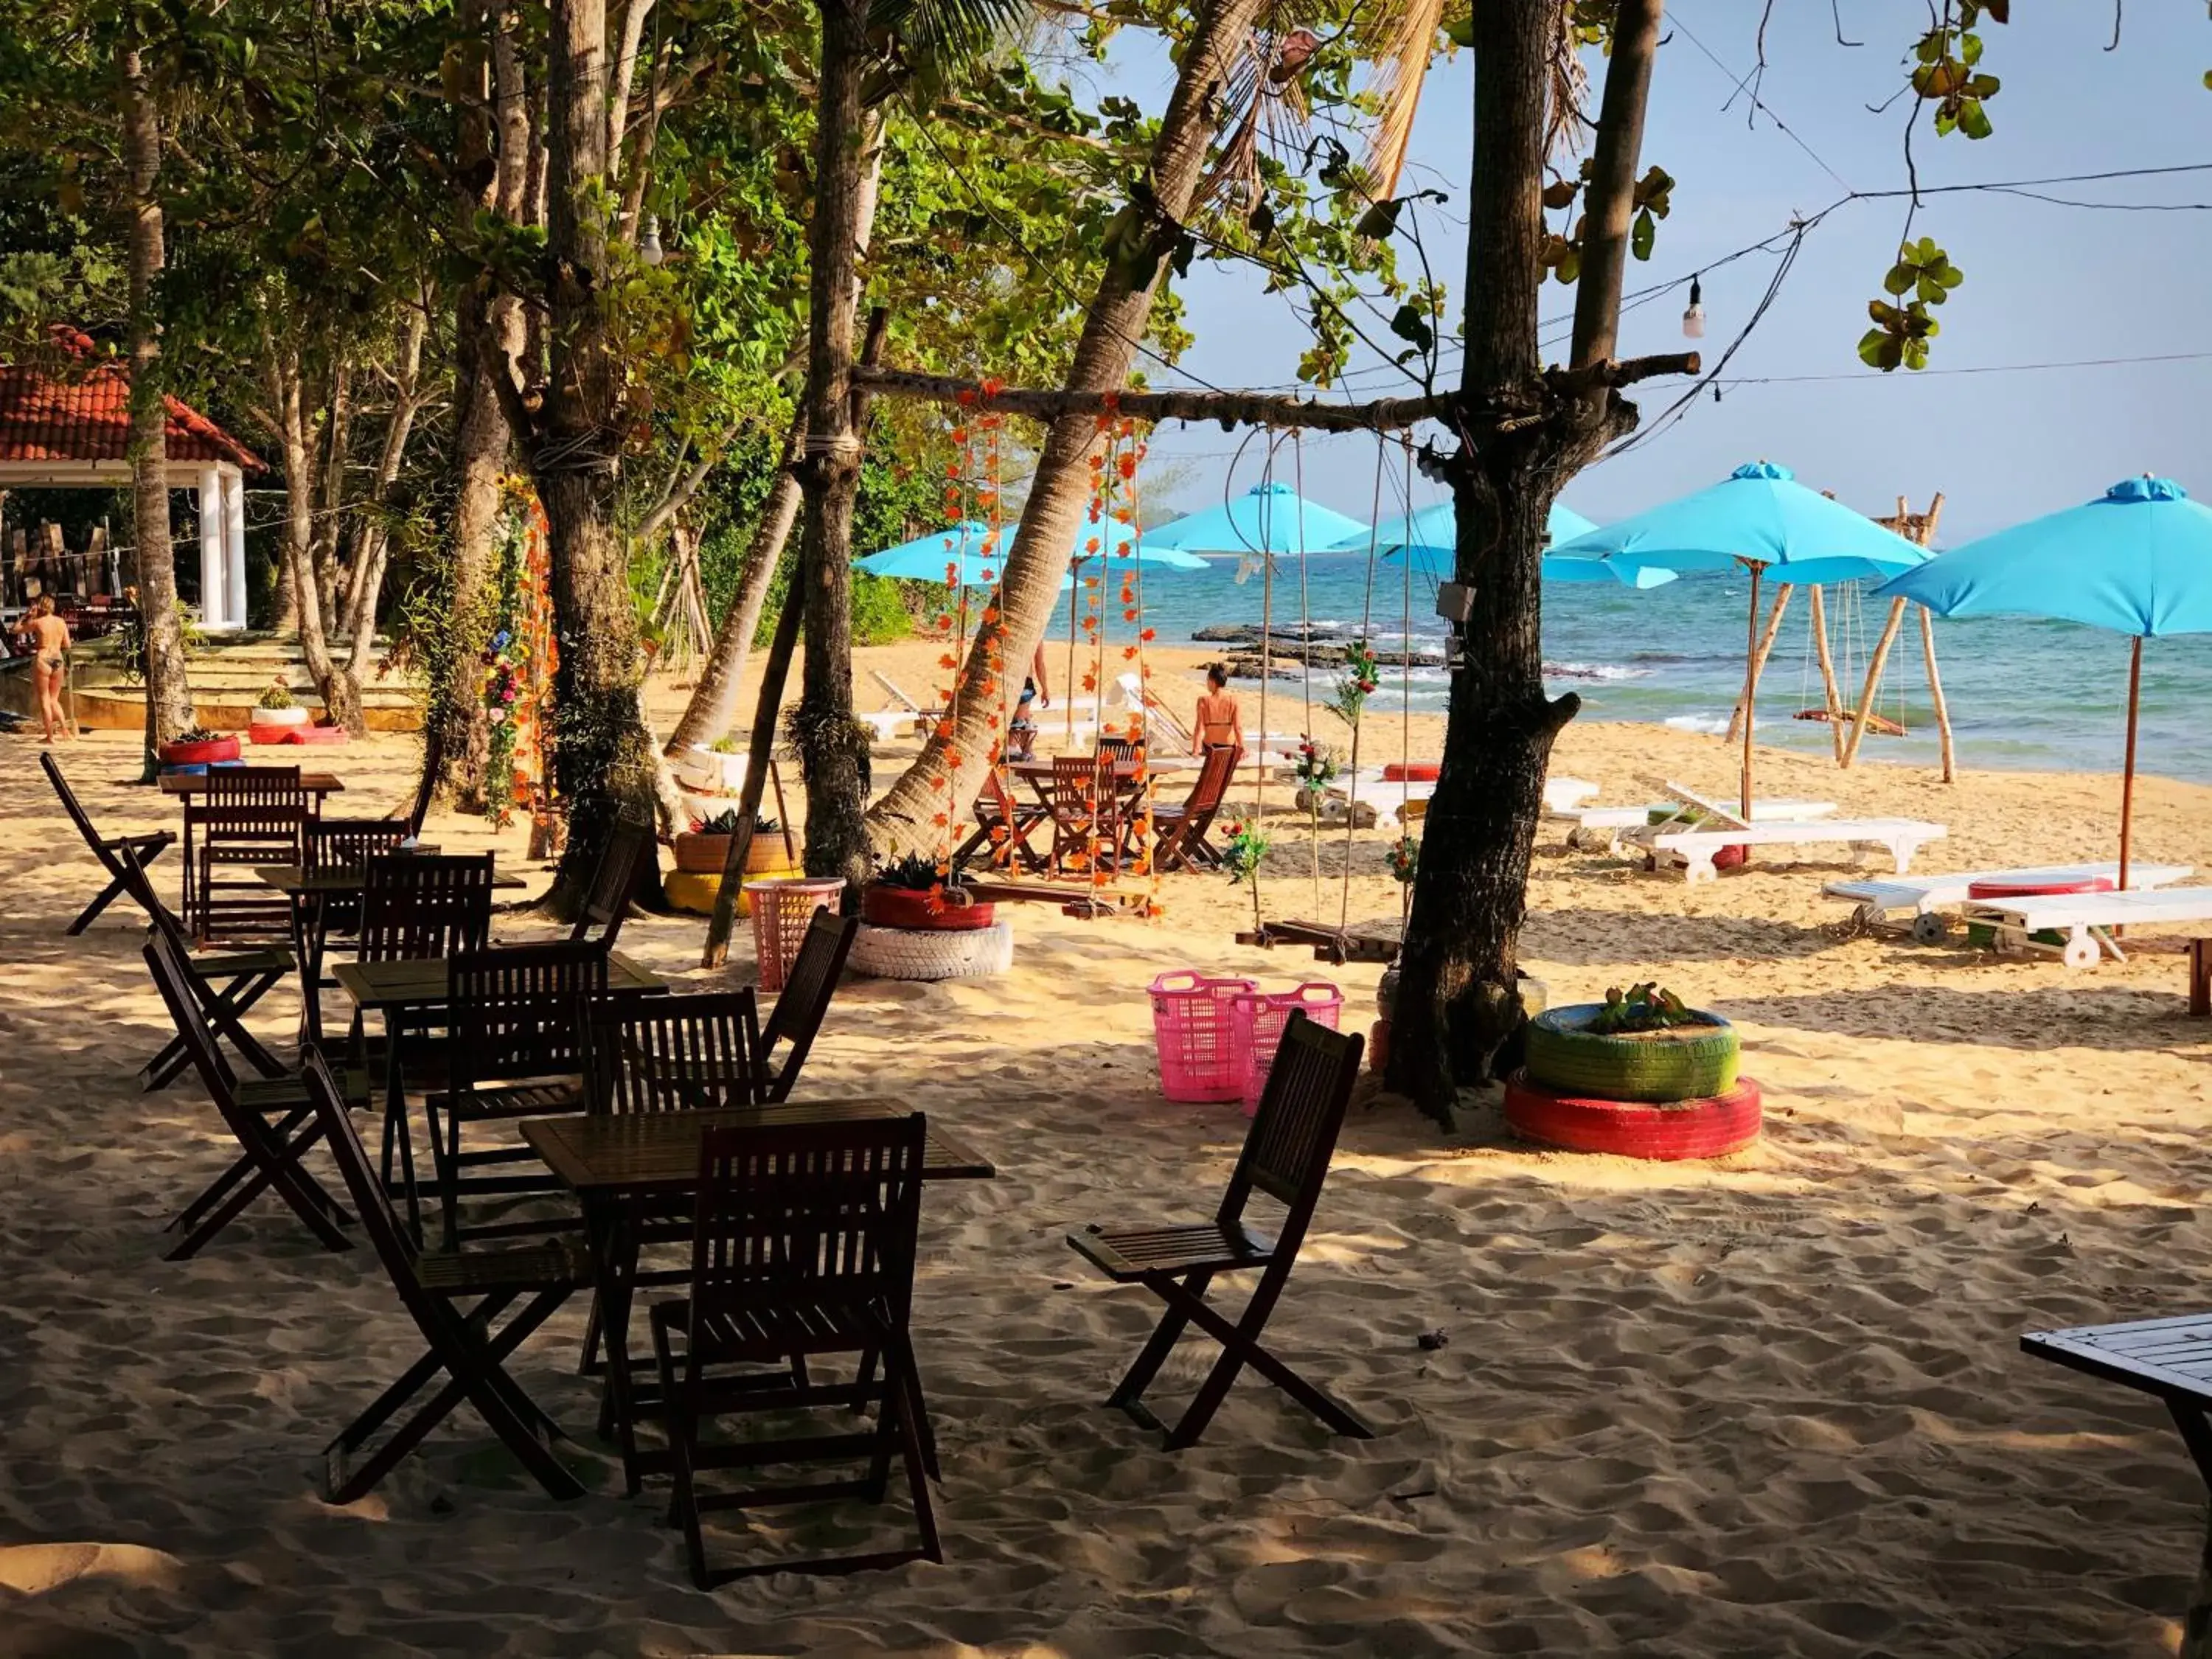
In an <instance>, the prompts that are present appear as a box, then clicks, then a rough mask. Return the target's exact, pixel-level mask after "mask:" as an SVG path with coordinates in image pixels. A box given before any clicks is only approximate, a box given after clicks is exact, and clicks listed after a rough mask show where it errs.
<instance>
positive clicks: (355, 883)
mask: <svg viewBox="0 0 2212 1659" xmlns="http://www.w3.org/2000/svg"><path fill="white" fill-rule="evenodd" d="M253 873H254V875H255V876H256V877H257V878H259V879H260V880H262V881H264V882H266V883H267V884H269V885H270V886H271V887H274V888H275V889H276V890H277V891H279V892H283V893H358V892H359V891H361V890H362V884H363V882H364V881H365V879H366V878H365V877H364V876H363V875H362V872H361V871H360V870H359V869H329V870H315V871H309V870H308V869H307V868H306V867H305V866H302V865H297V864H257V865H255V866H253ZM491 884H492V885H493V886H494V887H495V888H501V887H507V888H514V887H527V886H528V885H530V884H529V883H528V882H526V881H525V880H524V879H523V878H521V877H520V876H518V875H516V874H514V873H513V872H511V871H507V870H495V871H494V872H492V878H491Z"/></svg>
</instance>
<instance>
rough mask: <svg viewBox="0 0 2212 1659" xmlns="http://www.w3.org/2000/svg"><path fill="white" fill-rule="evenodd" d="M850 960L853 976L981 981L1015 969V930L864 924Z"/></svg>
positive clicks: (999, 925)
mask: <svg viewBox="0 0 2212 1659" xmlns="http://www.w3.org/2000/svg"><path fill="white" fill-rule="evenodd" d="M849 960H850V962H851V963H852V968H853V971H854V973H856V974H860V975H865V976H866V977H868V978H872V979H907V980H923V981H934V980H946V979H979V978H981V977H983V976H984V975H988V974H1003V973H1005V972H1006V970H1007V969H1009V968H1012V966H1013V965H1014V930H1013V926H1012V923H1010V922H1004V921H1000V922H994V923H993V924H992V925H991V926H990V927H984V928H971V929H969V930H968V931H967V932H964V933H943V932H920V933H918V932H915V930H913V929H911V928H905V927H871V926H870V925H869V924H868V923H866V922H865V921H864V922H862V923H861V924H860V929H859V931H858V932H857V933H854V936H853V954H852V956H851V957H850V958H849Z"/></svg>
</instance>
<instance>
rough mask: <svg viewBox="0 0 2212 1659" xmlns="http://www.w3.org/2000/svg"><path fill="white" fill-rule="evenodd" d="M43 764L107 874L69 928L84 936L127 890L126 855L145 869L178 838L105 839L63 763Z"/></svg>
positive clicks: (159, 834)
mask: <svg viewBox="0 0 2212 1659" xmlns="http://www.w3.org/2000/svg"><path fill="white" fill-rule="evenodd" d="M39 764H40V765H41V766H43V767H45V768H46V781H47V782H49V783H51V784H52V785H53V787H54V793H56V794H57V795H59V796H60V797H61V801H62V811H64V812H66V813H68V814H69V817H70V823H73V824H75V825H76V832H77V834H78V835H80V836H83V837H84V844H85V845H86V846H87V847H88V848H91V849H92V855H93V857H94V858H96V859H98V860H100V868H101V869H103V870H105V871H106V872H107V885H106V886H105V887H103V888H101V889H100V891H99V893H98V894H97V895H96V896H94V899H93V901H92V902H91V903H89V904H88V905H86V906H85V907H84V908H83V909H82V911H81V912H79V913H78V915H77V919H76V921H73V922H71V923H70V925H69V928H68V931H69V932H70V933H82V932H84V930H85V929H86V928H88V927H91V926H92V924H93V923H94V921H97V920H98V919H99V917H100V912H101V911H103V910H105V909H106V908H107V907H108V906H109V905H111V904H112V903H114V902H115V901H116V899H117V898H118V896H120V895H121V894H122V893H124V892H125V890H127V887H128V883H127V882H126V881H125V878H124V873H123V854H125V853H126V852H128V853H131V854H134V855H135V856H136V857H137V860H138V862H139V864H140V866H142V867H143V866H146V865H149V864H151V863H152V862H153V861H154V860H155V859H157V858H159V857H161V854H164V853H166V852H167V851H168V850H169V849H170V848H172V847H174V846H175V845H176V844H177V838H176V836H174V835H173V834H172V833H170V832H169V831H168V830H167V829H150V830H148V831H147V832H146V833H145V834H143V835H137V836H103V835H101V834H100V831H99V830H97V829H94V828H93V827H92V818H91V817H90V816H89V815H88V813H87V812H86V811H85V810H84V808H83V806H82V805H81V804H80V803H79V802H78V800H77V798H76V790H74V789H72V788H70V787H69V780H68V779H67V778H64V776H63V775H62V769H61V766H60V763H58V762H57V761H56V760H55V759H54V757H52V755H41V756H40V757H39Z"/></svg>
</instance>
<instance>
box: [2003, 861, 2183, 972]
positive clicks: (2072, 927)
mask: <svg viewBox="0 0 2212 1659" xmlns="http://www.w3.org/2000/svg"><path fill="white" fill-rule="evenodd" d="M2128 878H2129V879H2130V880H2133V879H2134V878H2135V871H2134V870H2133V869H2132V868H2130V870H2129V872H2128ZM1966 919H1967V920H1968V921H1981V922H1987V923H1989V924H1990V926H1992V927H1995V928H1996V930H1997V945H1998V948H1999V949H2001V950H2002V949H2008V948H2009V949H2015V950H2029V951H2038V950H2040V951H2057V953H2058V957H2059V959H2060V960H2061V961H2062V962H2063V963H2065V964H2066V965H2067V966H2068V967H2069V968H2093V967H2094V966H2096V964H2097V959H2098V957H2100V955H2103V954H2106V953H2110V954H2111V956H2112V957H2113V959H2114V960H2115V961H2125V960H2126V959H2127V958H2126V954H2125V952H2124V951H2122V950H2121V949H2120V947H2119V945H2118V942H2117V941H2116V940H2115V939H2113V937H2112V930H2113V929H2114V928H2116V927H2142V926H2147V925H2148V924H2150V923H2153V922H2212V887H2162V888H2156V889H2145V888H2141V887H2131V888H2130V889H2129V890H2127V891H2126V892H2124V893H2047V894H2040V895H2033V896H2027V897H2022V898H2011V899H1976V900H1974V901H1972V902H1970V903H1969V904H1968V905H1967V906H1966ZM2037 933H2063V934H2065V935H2066V942H2065V943H2064V944H2063V945H2041V944H2039V943H2038V942H2037V941H2036V940H2035V939H2034V938H2033V935H2035V934H2037Z"/></svg>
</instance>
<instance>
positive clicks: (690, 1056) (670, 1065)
mask: <svg viewBox="0 0 2212 1659" xmlns="http://www.w3.org/2000/svg"><path fill="white" fill-rule="evenodd" d="M586 1026H587V1030H588V1031H589V1034H590V1054H589V1055H588V1061H589V1063H588V1065H587V1066H586V1076H587V1078H588V1079H590V1085H591V1092H590V1096H589V1102H590V1106H591V1109H592V1111H594V1112H605V1113H610V1114H612V1115H617V1116H628V1115H631V1114H634V1113H641V1112H680V1111H691V1110H696V1109H714V1108H719V1107H728V1106H750V1105H753V1104H755V1103H757V1102H758V1100H759V1099H760V1094H761V1087H760V1085H761V1081H762V1079H761V1078H760V1075H759V1073H758V1071H757V1069H756V1067H755V1066H754V1063H753V1056H754V1051H755V1049H756V1048H757V1046H758V1043H759V1036H758V1031H759V1014H758V1010H757V1007H756V1006H755V1004H754V1001H753V994H752V987H750V986H748V987H745V988H744V989H743V990H738V991H710V992H706V993H703V994H699V995H696V996H680V997H678V996H667V997H602V998H600V999H599V1000H595V1001H594V1002H592V1004H591V1006H590V1007H589V1009H588V1011H587V1014H586Z"/></svg>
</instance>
